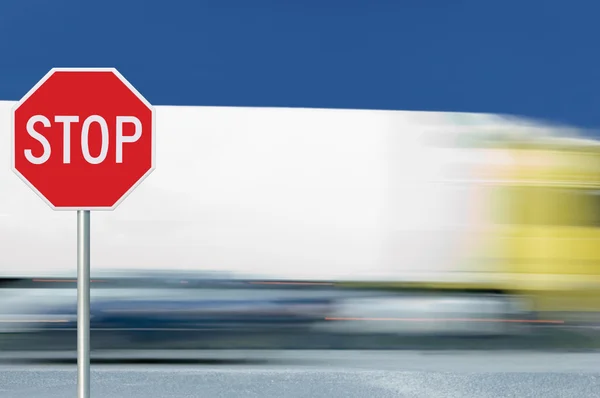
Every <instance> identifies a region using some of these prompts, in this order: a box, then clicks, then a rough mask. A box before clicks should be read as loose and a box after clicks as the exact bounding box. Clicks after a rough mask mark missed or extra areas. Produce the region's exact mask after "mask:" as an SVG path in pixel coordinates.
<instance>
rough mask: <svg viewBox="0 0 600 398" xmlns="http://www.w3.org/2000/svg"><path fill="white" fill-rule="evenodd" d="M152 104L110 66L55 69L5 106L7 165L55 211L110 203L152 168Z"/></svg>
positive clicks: (110, 205) (110, 206) (98, 207)
mask: <svg viewBox="0 0 600 398" xmlns="http://www.w3.org/2000/svg"><path fill="white" fill-rule="evenodd" d="M154 139H155V113H154V109H153V107H152V106H151V105H150V103H149V102H148V101H146V99H145V98H144V97H142V95H141V94H140V93H139V92H137V90H136V89H135V88H134V87H133V86H132V85H131V84H130V83H129V82H128V81H127V80H125V78H124V77H123V76H122V75H121V74H120V73H119V72H117V70H116V69H113V68H93V69H92V68H82V69H76V68H55V69H52V70H51V71H50V72H48V74H46V76H44V78H43V79H42V80H41V81H40V82H39V83H37V84H36V85H35V86H34V87H33V89H31V90H30V91H29V92H28V93H27V94H26V95H25V97H23V99H21V101H19V103H18V104H17V105H16V107H15V108H14V111H13V128H12V143H13V148H12V152H13V157H12V161H13V163H12V167H13V171H14V172H15V173H16V174H17V175H18V176H19V177H21V179H23V180H24V181H25V183H27V185H29V186H30V187H31V188H32V189H33V190H34V191H35V192H37V194H38V195H39V196H40V197H42V198H43V199H44V200H45V201H46V202H47V203H48V204H49V205H50V206H51V207H52V208H53V209H56V210H112V209H114V208H116V207H117V206H118V204H119V203H120V202H121V201H122V200H123V199H124V198H125V197H126V196H127V195H128V194H129V193H130V192H131V191H133V189H135V187H136V186H137V185H138V184H139V183H141V182H142V180H143V179H144V178H146V177H147V176H148V175H149V174H150V173H151V172H152V170H153V169H154V150H155V147H154Z"/></svg>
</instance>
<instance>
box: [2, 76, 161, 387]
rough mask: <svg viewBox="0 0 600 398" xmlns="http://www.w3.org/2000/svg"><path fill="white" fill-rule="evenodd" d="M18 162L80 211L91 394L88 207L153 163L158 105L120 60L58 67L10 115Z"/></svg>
mask: <svg viewBox="0 0 600 398" xmlns="http://www.w3.org/2000/svg"><path fill="white" fill-rule="evenodd" d="M12 116H13V117H12V134H11V138H12V169H13V171H14V172H15V173H16V174H17V175H18V176H19V177H20V178H21V179H22V180H23V181H24V182H25V183H26V184H27V185H28V186H29V187H30V188H31V189H32V190H33V191H34V192H36V193H37V194H38V196H40V198H42V199H43V200H44V201H45V202H46V203H47V204H48V205H49V206H50V207H51V208H52V209H53V210H71V211H77V396H78V398H89V396H90V211H91V210H109V211H110V210H114V209H115V208H116V207H117V206H118V205H119V204H120V203H121V202H122V201H123V200H124V199H125V197H126V196H127V195H129V194H130V193H131V192H132V191H133V190H134V189H135V188H136V187H137V186H138V185H139V184H140V183H141V182H142V180H144V179H145V178H146V177H147V176H148V175H150V173H152V171H153V170H154V163H155V126H156V122H155V116H156V115H155V111H154V108H153V107H152V105H150V103H149V102H148V101H146V99H145V98H144V97H143V96H142V95H141V94H140V93H139V92H138V91H137V90H136V89H135V88H134V87H133V86H132V85H131V84H130V83H129V82H128V81H127V80H126V79H125V78H124V77H123V76H122V75H121V74H120V73H119V72H118V71H117V70H116V69H114V68H54V69H52V70H51V71H50V72H48V73H47V74H46V76H44V77H43V78H42V80H40V81H39V82H38V83H37V84H36V85H35V86H34V87H33V88H32V89H31V90H30V91H29V92H28V93H27V94H26V95H25V96H24V97H23V98H22V99H21V101H19V102H18V103H17V105H16V106H15V108H14V110H13V115H12Z"/></svg>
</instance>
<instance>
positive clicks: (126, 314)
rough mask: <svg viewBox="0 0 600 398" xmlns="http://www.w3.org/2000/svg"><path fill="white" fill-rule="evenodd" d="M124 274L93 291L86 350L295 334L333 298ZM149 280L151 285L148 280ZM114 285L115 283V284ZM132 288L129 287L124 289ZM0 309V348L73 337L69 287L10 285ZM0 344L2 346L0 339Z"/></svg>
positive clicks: (64, 345) (54, 345) (65, 343)
mask: <svg viewBox="0 0 600 398" xmlns="http://www.w3.org/2000/svg"><path fill="white" fill-rule="evenodd" d="M140 280H141V278H138V279H135V278H132V279H130V280H129V282H128V283H125V282H123V280H120V281H119V283H115V281H113V283H112V285H113V286H111V284H109V285H107V286H104V287H102V288H93V289H92V293H91V295H92V297H91V308H90V311H91V312H90V328H91V335H92V336H91V337H92V348H93V349H142V348H143V349H149V348H160V349H168V348H202V347H207V346H210V343H213V344H214V343H215V342H218V341H219V340H222V339H224V338H235V339H237V342H238V343H243V341H244V339H250V338H252V337H253V336H263V337H266V336H270V337H273V336H278V335H279V336H285V335H286V334H290V333H291V334H303V333H306V332H309V331H310V329H311V328H312V327H313V326H314V325H315V324H317V323H319V322H320V321H323V320H324V319H325V318H326V317H327V315H328V314H329V313H331V310H332V307H333V303H334V299H333V297H331V296H327V295H319V293H315V292H307V291H287V290H285V289H261V288H259V287H256V286H255V285H252V284H248V283H245V282H243V281H232V280H225V281H211V282H210V283H206V282H202V283H201V282H200V281H198V280H188V281H186V282H187V283H185V284H182V283H179V284H178V285H175V286H173V285H171V286H169V280H168V279H166V280H163V283H162V286H161V283H160V282H157V281H156V280H154V281H150V280H148V279H147V280H145V286H143V285H142V286H140ZM153 282H154V283H153ZM115 286H118V287H115ZM128 286H132V287H128ZM6 292H8V290H7V289H5V290H4V293H3V294H4V295H5V297H7V300H6V301H4V305H2V307H1V308H0V331H1V332H2V333H0V347H2V349H27V350H42V349H43V350H66V349H73V348H74V347H75V342H76V337H75V336H76V330H77V304H76V289H75V288H74V286H73V285H71V287H68V288H63V287H49V288H44V289H20V290H19V289H14V290H13V291H12V296H10V298H9V297H8V296H7V293H6ZM2 342H3V343H4V344H2Z"/></svg>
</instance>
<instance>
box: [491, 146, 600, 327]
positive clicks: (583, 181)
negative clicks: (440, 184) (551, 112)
mask: <svg viewBox="0 0 600 398" xmlns="http://www.w3.org/2000/svg"><path fill="white" fill-rule="evenodd" d="M493 150H495V151H504V152H505V153H506V154H507V155H508V156H510V158H511V159H512V165H511V167H504V168H497V169H496V170H494V173H493V175H492V176H491V177H492V178H490V182H491V184H492V189H491V190H490V196H489V200H488V203H489V204H490V206H489V211H490V215H491V216H492V219H493V225H494V227H493V231H494V232H493V233H492V235H491V236H490V238H492V239H491V240H490V241H488V242H489V244H490V246H489V247H487V248H486V249H485V250H487V253H489V254H491V255H492V256H494V257H496V258H495V259H494V260H495V261H498V262H499V263H500V264H502V267H501V268H502V269H503V272H502V273H501V274H499V275H498V276H499V279H498V284H499V287H500V288H501V289H502V290H503V291H505V292H509V293H513V294H518V295H520V296H526V297H529V298H531V304H532V306H533V309H534V311H535V312H537V313H561V314H560V316H561V317H562V318H563V319H565V317H567V318H568V319H573V320H575V319H581V315H582V314H584V313H589V312H596V311H598V312H599V313H600V143H598V142H596V141H590V140H582V139H575V138H565V137H553V138H548V137H547V138H545V139H541V140H536V141H531V142H512V143H506V144H505V145H502V146H496V148H494V149H493ZM556 315H558V314H556ZM568 319H565V320H568Z"/></svg>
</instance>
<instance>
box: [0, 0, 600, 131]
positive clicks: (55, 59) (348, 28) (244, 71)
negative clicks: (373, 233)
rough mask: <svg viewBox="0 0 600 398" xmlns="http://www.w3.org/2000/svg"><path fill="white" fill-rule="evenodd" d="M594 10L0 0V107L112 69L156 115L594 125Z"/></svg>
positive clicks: (268, 0)
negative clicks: (488, 116)
mask: <svg viewBox="0 0 600 398" xmlns="http://www.w3.org/2000/svg"><path fill="white" fill-rule="evenodd" d="M599 20H600V2H598V1H597V0H570V1H567V0H565V1H558V0H545V1H543V0H502V1H489V0H488V1H485V0H251V1H250V0H213V1H208V0H189V1H182V0H171V1H166V0H164V1H155V0H102V1H96V2H93V4H91V2H83V1H81V0H52V1H49V0H0V99H2V100H17V99H19V98H20V97H21V96H23V95H24V94H25V93H26V92H27V90H28V89H29V88H30V87H31V86H32V85H33V84H35V83H36V82H37V80H39V79H40V78H41V77H42V76H43V75H44V74H45V73H46V72H47V71H48V70H49V69H50V68H51V67H53V66H115V67H117V68H118V69H119V70H120V71H121V73H123V74H124V75H125V76H126V77H127V78H128V79H129V80H130V81H131V82H132V83H133V84H134V85H135V86H136V87H137V88H138V89H139V90H140V91H141V92H142V93H143V94H144V96H146V97H147V98H148V99H149V100H150V101H151V102H152V103H153V104H155V105H232V106H300V107H330V108H367V109H407V110H439V111H467V112H494V113H510V114H517V115H526V116H530V117H535V118H543V119H547V120H550V121H557V122H562V123H569V124H574V125H578V126H582V127H591V128H600V94H599V93H600V23H599Z"/></svg>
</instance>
